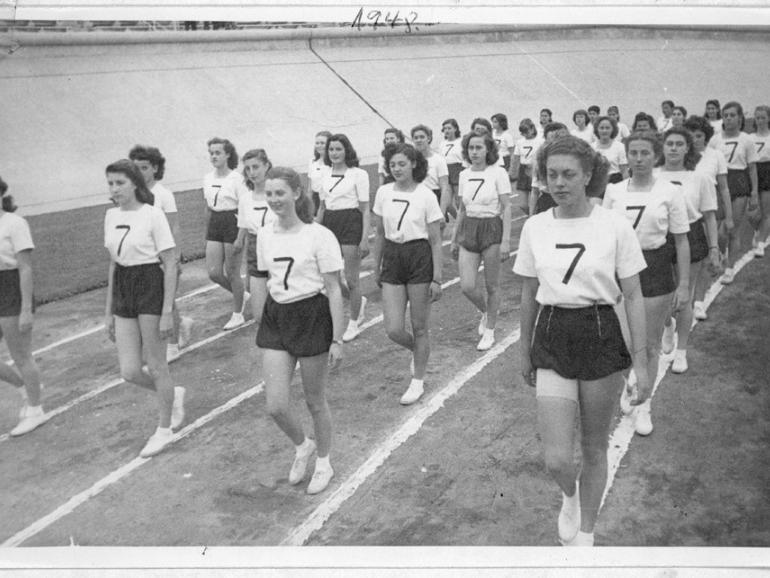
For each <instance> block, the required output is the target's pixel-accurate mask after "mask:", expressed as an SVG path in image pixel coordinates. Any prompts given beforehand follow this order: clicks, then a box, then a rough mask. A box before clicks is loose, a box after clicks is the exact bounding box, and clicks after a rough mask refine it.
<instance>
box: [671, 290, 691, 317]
mask: <svg viewBox="0 0 770 578" xmlns="http://www.w3.org/2000/svg"><path fill="white" fill-rule="evenodd" d="M689 301H690V288H689V287H688V286H687V285H684V286H683V285H681V284H680V285H679V286H678V287H677V288H676V292H675V293H674V307H673V309H674V311H675V312H676V311H681V310H682V309H684V307H685V306H686V305H687V303H688V302H689Z"/></svg>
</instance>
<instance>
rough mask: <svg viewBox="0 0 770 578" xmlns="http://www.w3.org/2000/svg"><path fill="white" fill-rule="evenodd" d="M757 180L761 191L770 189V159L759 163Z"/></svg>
mask: <svg viewBox="0 0 770 578" xmlns="http://www.w3.org/2000/svg"><path fill="white" fill-rule="evenodd" d="M757 182H758V184H759V186H758V187H757V189H758V190H759V192H764V191H770V161H765V162H763V163H757Z"/></svg>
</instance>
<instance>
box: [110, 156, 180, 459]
mask: <svg viewBox="0 0 770 578" xmlns="http://www.w3.org/2000/svg"><path fill="white" fill-rule="evenodd" d="M105 173H106V176H107V184H108V185H109V188H110V197H111V199H112V201H113V202H114V203H115V205H116V206H115V207H113V208H111V209H108V210H107V213H106V214H105V216H104V246H105V247H106V248H107V250H108V251H109V253H110V270H109V275H108V278H107V279H108V281H107V303H106V307H105V321H104V325H105V327H106V328H107V333H108V335H109V337H110V339H111V340H112V341H114V342H115V345H116V346H117V349H118V360H119V362H120V375H121V377H122V378H123V379H125V380H126V381H129V382H131V383H135V384H136V385H138V386H140V387H143V388H145V389H149V390H151V391H154V392H156V393H157V397H158V427H157V429H156V430H155V433H154V434H153V435H152V436H151V437H150V439H149V440H148V441H147V444H146V445H145V446H144V448H143V449H142V451H141V453H140V454H139V455H140V456H141V457H143V458H147V457H150V456H154V455H155V454H157V453H159V452H161V451H162V450H163V448H165V447H166V446H167V445H168V444H169V443H171V442H172V441H173V434H172V432H171V430H172V429H173V428H178V427H179V426H180V425H181V424H182V421H184V393H185V392H184V388H182V387H176V388H175V387H174V385H173V382H172V380H171V376H170V375H169V372H168V362H167V361H166V342H165V340H166V339H168V338H169V337H171V335H173V332H174V317H173V314H172V308H173V306H174V294H175V291H176V256H175V254H174V247H175V243H174V236H173V235H172V234H171V228H170V227H169V225H168V220H167V219H166V216H165V214H164V213H163V211H162V210H161V209H160V208H158V207H155V206H153V204H152V203H153V202H154V198H153V195H152V193H151V192H150V190H149V189H148V188H147V185H145V182H144V178H143V177H142V175H141V173H140V172H139V170H138V169H137V168H136V166H134V163H133V162H131V161H130V160H128V159H124V160H119V161H116V162H114V163H112V164H110V165H108V166H107V168H106V170H105ZM161 265H162V266H161ZM144 363H146V364H147V369H144V368H143V365H144Z"/></svg>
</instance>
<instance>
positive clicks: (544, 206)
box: [535, 193, 556, 215]
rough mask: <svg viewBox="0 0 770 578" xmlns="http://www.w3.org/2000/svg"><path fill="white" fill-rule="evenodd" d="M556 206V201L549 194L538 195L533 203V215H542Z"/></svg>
mask: <svg viewBox="0 0 770 578" xmlns="http://www.w3.org/2000/svg"><path fill="white" fill-rule="evenodd" d="M555 206H556V201H554V200H553V197H552V196H551V195H550V194H549V193H540V196H539V197H538V198H537V202H536V203H535V214H536V215H537V214H538V213H544V212H545V211H547V210H548V209H552V208H554V207H555Z"/></svg>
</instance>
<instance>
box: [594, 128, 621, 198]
mask: <svg viewBox="0 0 770 578" xmlns="http://www.w3.org/2000/svg"><path fill="white" fill-rule="evenodd" d="M594 134H595V135H596V139H597V140H596V141H595V142H594V143H593V147H594V150H595V151H597V152H599V153H601V154H602V155H603V156H604V158H606V159H607V160H608V161H609V163H610V174H609V176H608V179H607V182H609V183H619V182H620V181H622V180H624V179H627V178H628V159H627V158H626V147H625V146H624V145H623V143H622V142H619V141H617V140H615V137H616V136H618V125H617V123H616V122H615V121H614V120H613V119H612V117H609V116H600V117H598V118H597V119H596V122H595V123H594Z"/></svg>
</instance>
